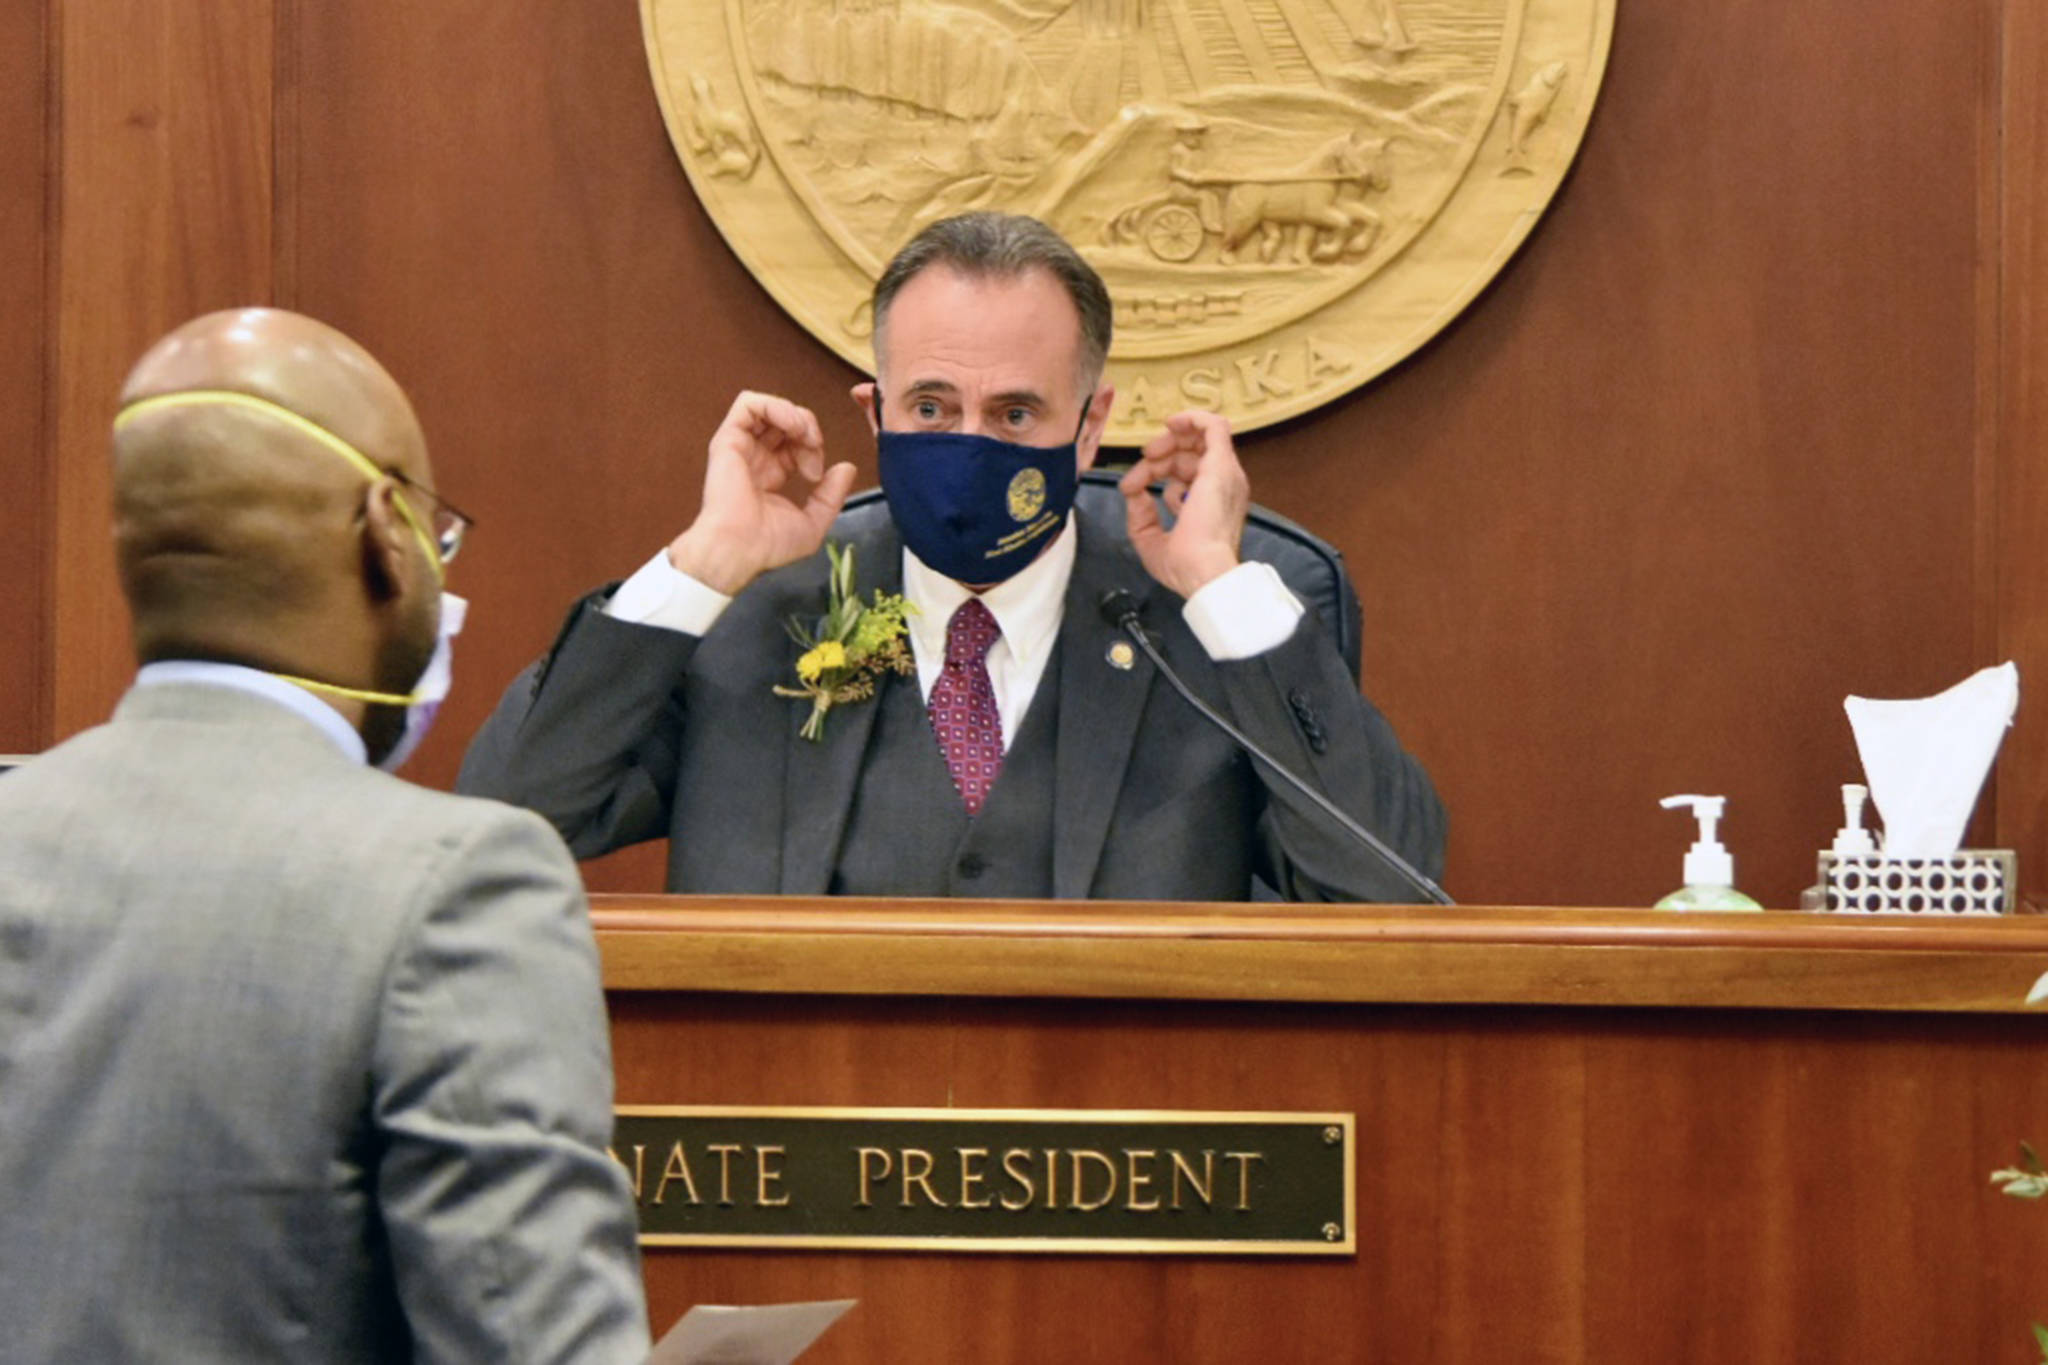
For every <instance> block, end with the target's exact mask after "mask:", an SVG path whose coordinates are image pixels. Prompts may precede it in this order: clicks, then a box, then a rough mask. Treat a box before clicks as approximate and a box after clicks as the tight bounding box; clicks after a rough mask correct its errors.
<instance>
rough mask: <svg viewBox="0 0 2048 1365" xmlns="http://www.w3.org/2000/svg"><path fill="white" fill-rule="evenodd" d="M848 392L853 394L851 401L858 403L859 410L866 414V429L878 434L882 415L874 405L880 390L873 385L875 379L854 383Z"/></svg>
mask: <svg viewBox="0 0 2048 1365" xmlns="http://www.w3.org/2000/svg"><path fill="white" fill-rule="evenodd" d="M848 392H850V393H851V394H852V395H853V401H854V402H856V403H858V404H860V410H861V411H862V412H864V413H866V414H867V415H868V430H869V431H870V432H872V433H874V434H875V435H878V436H879V435H880V434H881V431H882V415H881V412H880V410H879V409H878V408H877V407H876V402H877V399H878V396H879V394H880V390H879V389H877V388H876V387H875V381H873V380H869V381H868V382H866V383H864V384H855V385H854V386H853V387H852V388H851V389H850V390H848Z"/></svg>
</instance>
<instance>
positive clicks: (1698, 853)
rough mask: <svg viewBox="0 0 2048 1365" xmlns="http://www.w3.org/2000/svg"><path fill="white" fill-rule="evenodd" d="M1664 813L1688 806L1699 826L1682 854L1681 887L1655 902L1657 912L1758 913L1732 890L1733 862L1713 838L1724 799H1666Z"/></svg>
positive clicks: (1724, 806) (1661, 802) (1756, 907)
mask: <svg viewBox="0 0 2048 1365" xmlns="http://www.w3.org/2000/svg"><path fill="white" fill-rule="evenodd" d="M1658 804H1659V805H1661V806H1663V807H1664V809H1666V810H1674V809H1676V808H1677V807H1679V806H1691V807H1692V813H1693V815H1694V816H1696V817H1697V818H1698V819H1699V822H1700V837H1699V840H1698V842H1696V843H1695V844H1693V846H1692V847H1691V848H1689V849H1687V850H1686V853H1685V885H1684V886H1683V887H1681V888H1680V889H1678V890H1676V891H1674V892H1672V893H1671V894H1670V895H1668V896H1666V897H1665V898H1664V899H1663V900H1661V901H1658V902H1657V906H1656V908H1657V909H1659V910H1761V909H1763V907H1762V906H1761V905H1758V904H1757V903H1756V902H1755V901H1753V900H1751V899H1750V898H1749V897H1747V896H1745V895H1743V894H1742V893H1741V892H1740V891H1737V890H1736V889H1735V858H1734V855H1732V854H1730V853H1729V852H1728V849H1727V847H1726V845H1724V844H1722V843H1721V841H1720V840H1718V839H1716V838H1715V837H1714V826H1715V824H1716V823H1717V822H1718V821H1719V820H1720V818H1721V815H1722V813H1723V812H1724V811H1726V810H1727V808H1728V798H1727V797H1725V796H1667V797H1665V798H1664V799H1663V800H1662V801H1660V802H1659V803H1658Z"/></svg>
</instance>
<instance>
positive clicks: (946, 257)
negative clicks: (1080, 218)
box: [873, 212, 1111, 396]
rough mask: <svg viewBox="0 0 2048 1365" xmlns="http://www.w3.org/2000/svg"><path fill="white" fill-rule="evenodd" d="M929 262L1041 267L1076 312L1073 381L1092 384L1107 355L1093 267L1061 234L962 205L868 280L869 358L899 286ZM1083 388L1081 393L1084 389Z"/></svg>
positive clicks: (976, 274) (1102, 297)
mask: <svg viewBox="0 0 2048 1365" xmlns="http://www.w3.org/2000/svg"><path fill="white" fill-rule="evenodd" d="M935 265H942V266H946V267H948V268H949V269H952V270H957V271H958V272H960V273H961V274H962V275H965V276H967V277H968V278H970V279H1003V280H1007V279H1015V278H1016V277H1017V276H1019V275H1024V274H1027V273H1029V272H1030V271H1033V270H1043V271H1045V272H1046V273H1047V274H1049V275H1051V276H1052V277H1053V278H1054V279H1055V280H1058V281H1059V283H1060V286H1061V287H1062V288H1064V289H1065V290H1066V291H1067V297H1068V298H1070V299H1072V300H1073V301H1074V311H1075V312H1077V313H1079V314H1080V315H1081V376H1080V377H1081V386H1082V388H1083V389H1084V390H1093V389H1094V387H1095V382H1096V380H1098V379H1099V378H1100V377H1101V375H1102V367H1103V365H1104V364H1105V363H1106V362H1107V361H1108V359H1109V341H1110V328H1111V311H1110V302H1109V289H1108V288H1107V287H1106V286H1105V285H1104V284H1103V283H1102V276H1100V275H1098V274H1096V273H1095V267H1094V266H1092V265H1090V264H1088V262H1087V261H1086V260H1085V259H1083V258H1082V256H1081V253H1080V252H1078V251H1076V250H1074V248H1073V247H1071V246H1069V245H1068V244H1067V240H1066V238H1064V237H1062V236H1060V235H1059V234H1058V233H1057V232H1054V231H1053V230H1052V229H1051V228H1049V227H1047V226H1046V225H1045V224H1044V223H1041V222H1039V221H1038V220H1037V219H1036V218H1030V217H1027V216H1025V215H1024V214H1021V213H988V212H983V213H962V214H957V215H955V216H954V217H951V218H941V219H940V220H939V221H938V222H936V223H933V224H932V225H931V226H929V227H927V228H926V229H925V230H924V231H922V232H920V233H918V234H917V236H915V237H913V238H911V239H910V241H909V243H908V244H906V245H905V246H904V248H903V249H902V250H901V251H899V252H897V253H896V257H895V259H894V260H892V261H890V262H889V265H888V267H887V268H886V269H885V270H883V271H882V278H880V279H879V280H876V281H875V296H874V308H873V313H874V319H875V364H876V365H877V366H879V365H880V364H881V363H882V328H883V327H884V326H885V325H886V324H887V322H888V319H889V305H890V304H892V303H894V302H895V301H896V295H897V294H899V293H901V292H902V290H903V286H904V285H906V284H909V283H910V281H911V280H912V279H913V278H915V277H916V276H917V275H919V274H920V273H922V272H923V271H925V270H927V269H929V268H930V267H932V266H935ZM1084 396H1085V394H1084Z"/></svg>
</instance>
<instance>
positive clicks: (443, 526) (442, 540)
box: [384, 469, 476, 564]
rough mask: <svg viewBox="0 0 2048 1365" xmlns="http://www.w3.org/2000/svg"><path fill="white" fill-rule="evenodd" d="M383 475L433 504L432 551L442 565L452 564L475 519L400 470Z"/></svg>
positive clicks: (390, 470) (388, 471)
mask: <svg viewBox="0 0 2048 1365" xmlns="http://www.w3.org/2000/svg"><path fill="white" fill-rule="evenodd" d="M384 473H386V474H389V475H390V476H391V477H392V478H394V479H396V480H397V481H398V482H400V483H402V484H404V485H405V486H406V487H407V488H410V489H411V490H412V491H413V492H415V493H418V494H419V495H420V496H421V497H423V498H425V499H426V500H427V501H428V502H430V503H432V504H434V537H433V539H434V549H435V550H436V552H438V553H439V554H440V556H441V562H442V563H443V564H449V563H453V562H454V559H455V556H456V555H457V554H459V553H460V552H461V550H462V538H463V537H464V536H466V535H468V534H469V528H470V527H472V526H474V525H476V518H475V517H473V516H471V515H469V513H467V512H465V511H463V510H462V509H461V508H459V507H457V506H456V505H455V504H454V503H452V502H450V501H448V500H447V499H446V498H444V497H442V496H441V495H440V494H439V493H436V492H435V491H434V490H433V489H431V488H429V487H427V486H426V485H425V484H423V483H421V482H420V481H419V480H417V479H409V478H407V477H406V476H405V471H404V470H402V469H387V470H385V471H384Z"/></svg>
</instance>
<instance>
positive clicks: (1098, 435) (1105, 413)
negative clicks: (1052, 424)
mask: <svg viewBox="0 0 2048 1365" xmlns="http://www.w3.org/2000/svg"><path fill="white" fill-rule="evenodd" d="M1115 405H1116V385H1114V384H1104V385H1103V386H1102V387H1101V388H1099V389H1097V390H1096V391H1095V396H1094V397H1093V398H1091V399H1089V400H1088V420H1087V421H1085V422H1083V423H1082V424H1081V435H1080V439H1078V440H1077V441H1075V443H1074V455H1075V460H1074V463H1075V464H1077V465H1079V466H1080V467H1081V468H1082V469H1090V468H1093V467H1094V464H1095V457H1096V456H1097V455H1098V454H1100V453H1101V451H1102V433H1103V432H1104V431H1105V430H1107V429H1108V427H1109V410H1110V409H1111V408H1112V407H1114V406H1115Z"/></svg>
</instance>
